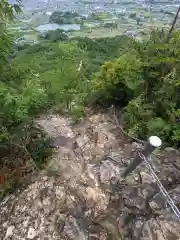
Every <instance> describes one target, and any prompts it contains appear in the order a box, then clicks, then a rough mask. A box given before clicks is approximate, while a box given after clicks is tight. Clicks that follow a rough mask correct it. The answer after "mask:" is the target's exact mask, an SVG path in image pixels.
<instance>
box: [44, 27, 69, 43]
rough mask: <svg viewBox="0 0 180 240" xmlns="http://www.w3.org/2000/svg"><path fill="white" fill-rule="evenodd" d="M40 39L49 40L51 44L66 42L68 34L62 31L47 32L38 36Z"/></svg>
mask: <svg viewBox="0 0 180 240" xmlns="http://www.w3.org/2000/svg"><path fill="white" fill-rule="evenodd" d="M40 38H41V39H46V40H50V41H53V42H57V41H66V40H68V34H67V33H65V32H64V30H62V29H57V30H54V31H47V32H45V33H43V34H42V35H41V36H40Z"/></svg>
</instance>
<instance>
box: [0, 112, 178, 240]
mask: <svg viewBox="0 0 180 240" xmlns="http://www.w3.org/2000/svg"><path fill="white" fill-rule="evenodd" d="M37 122H38V124H40V125H41V126H42V127H43V128H44V129H45V131H47V132H48V134H49V135H51V136H54V137H57V138H58V139H61V141H58V142H56V147H57V151H56V152H55V153H54V154H53V156H52V158H51V159H50V160H49V162H48V165H47V167H46V169H45V170H44V171H42V172H41V173H39V174H38V176H37V177H35V178H34V179H33V183H31V184H30V185H29V186H28V187H27V188H26V189H25V190H22V191H21V192H20V191H19V192H16V193H15V194H13V195H11V196H9V197H7V198H5V200H4V201H3V202H2V203H1V210H0V214H1V226H0V234H1V236H2V237H3V239H37V238H38V239H51V240H54V239H74V240H77V239H81V240H82V239H103V240H105V239H119V240H121V239H127V240H129V239H133V240H135V239H137V240H138V239H144V240H145V239H158V240H165V239H178V238H179V236H180V232H179V227H180V224H179V221H177V219H176V218H175V216H174V215H173V214H172V212H171V210H170V209H169V207H168V206H166V205H165V204H164V199H163V196H162V195H161V194H160V193H159V190H158V188H157V186H156V184H155V183H154V179H153V178H152V176H151V175H150V174H149V172H148V170H147V168H146V167H145V166H144V165H141V166H140V167H139V168H138V169H137V170H136V171H135V172H133V173H132V174H130V175H128V177H127V178H126V179H122V178H121V177H120V174H121V173H122V171H123V170H124V168H125V166H127V164H128V163H129V162H130V161H132V160H133V157H134V155H135V150H137V149H141V148H142V145H141V144H137V143H136V142H132V143H131V142H130V139H127V138H124V137H123V135H122V132H121V131H120V130H119V129H118V127H117V125H116V123H115V122H114V120H113V116H112V114H111V111H110V112H106V113H98V114H97V113H88V117H87V118H85V119H83V120H82V121H81V122H80V123H78V124H72V122H73V121H72V119H70V118H67V117H64V116H60V115H48V116H41V118H39V119H37ZM62 136H64V137H65V139H66V143H65V142H63V140H64V139H63V138H62ZM97 136H98V138H97ZM73 139H76V141H77V143H78V148H76V149H75V148H73V147H72V144H71V143H72V141H73ZM179 160H180V153H178V152H176V150H173V149H170V148H167V149H165V150H164V151H159V152H158V153H156V155H154V156H153V157H152V159H151V163H152V164H153V166H154V167H155V169H156V172H157V173H158V175H159V178H160V179H161V181H162V183H163V184H164V186H165V187H166V188H167V189H169V193H170V195H171V196H172V198H173V200H174V201H175V203H176V204H177V206H179V205H180V198H179V194H178V193H179V190H180V186H179V177H180V171H179V169H178V168H177V166H179V164H180V162H179Z"/></svg>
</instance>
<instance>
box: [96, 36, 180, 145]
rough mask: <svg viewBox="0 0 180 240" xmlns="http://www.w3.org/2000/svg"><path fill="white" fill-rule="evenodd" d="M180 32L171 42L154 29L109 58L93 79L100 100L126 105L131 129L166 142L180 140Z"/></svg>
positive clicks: (125, 121) (132, 133)
mask: <svg viewBox="0 0 180 240" xmlns="http://www.w3.org/2000/svg"><path fill="white" fill-rule="evenodd" d="M179 46H180V33H179V32H176V33H174V34H173V36H172V38H171V39H170V40H169V42H167V41H166V37H165V36H164V33H163V32H153V33H152V35H151V37H150V39H149V40H148V41H144V42H136V41H134V43H133V42H131V45H129V47H128V48H126V51H125V53H124V54H122V55H121V56H120V57H119V58H118V59H117V60H114V61H111V62H107V63H105V64H104V65H103V66H102V67H101V71H100V73H99V74H97V75H96V77H95V78H94V79H93V90H94V91H95V92H96V93H99V96H100V99H99V101H100V102H102V103H103V102H107V103H109V104H112V103H113V104H117V105H118V106H121V107H123V115H122V118H123V120H124V123H125V125H126V127H127V130H128V133H129V134H130V135H132V136H138V137H140V138H143V139H146V138H147V137H148V136H149V135H152V134H156V135H159V136H160V137H161V138H162V139H163V140H164V141H165V142H167V143H169V144H171V145H176V146H179V142H180V124H179V117H180V112H179V111H180V110H179V106H180V98H179V85H180V80H179V71H180V65H179V62H180V52H179Z"/></svg>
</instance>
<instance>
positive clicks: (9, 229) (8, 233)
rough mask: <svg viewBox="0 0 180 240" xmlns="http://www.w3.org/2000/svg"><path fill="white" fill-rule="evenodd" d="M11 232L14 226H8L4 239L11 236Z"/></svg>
mask: <svg viewBox="0 0 180 240" xmlns="http://www.w3.org/2000/svg"><path fill="white" fill-rule="evenodd" d="M13 230H14V226H10V227H8V229H7V231H6V236H5V239H6V238H9V237H11V236H12V235H13Z"/></svg>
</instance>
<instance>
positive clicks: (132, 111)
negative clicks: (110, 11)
mask: <svg viewBox="0 0 180 240" xmlns="http://www.w3.org/2000/svg"><path fill="white" fill-rule="evenodd" d="M165 2H166V1H165ZM37 3H39V1H38V2H37ZM43 3H44V2H43ZM49 3H53V2H52V1H51V2H47V5H48V4H49ZM123 3H124V4H127V5H129V4H130V5H131V1H130V2H129V3H128V2H126V3H125V2H124V1H123ZM134 3H135V2H133V4H134ZM137 3H139V1H138V2H137ZM83 4H85V3H83ZM86 4H87V3H86ZM112 4H113V3H112ZM153 4H156V1H154V3H153ZM0 10H1V13H2V14H1V15H0V18H1V20H2V24H1V25H0V30H1V31H0V47H1V49H2V51H0V206H1V208H0V215H1V218H0V238H1V237H2V239H12V240H17V239H34V240H35V239H39V240H45V239H79V240H82V239H97V240H102V239H103V240H108V239H120V240H122V239H125V240H126V239H127V240H130V239H132V240H134V239H137V240H139V239H142V240H146V239H148V240H157V239H158V240H167V239H168V240H171V239H174V240H176V239H177V240H178V239H179V237H180V233H179V219H178V218H177V216H175V214H174V213H173V211H172V209H171V208H170V206H169V205H168V204H167V202H166V199H164V198H163V195H162V194H161V193H160V192H159V189H158V187H157V183H156V182H155V181H154V178H153V177H152V176H151V174H150V172H149V171H148V169H147V168H146V166H145V165H144V164H143V163H142V164H141V165H140V166H139V167H138V168H137V169H136V170H134V171H133V172H132V173H131V174H129V175H128V176H127V177H126V178H125V179H124V178H123V177H122V175H121V173H122V171H123V170H124V169H125V168H126V167H127V166H128V164H129V163H130V162H131V161H132V160H133V159H134V156H135V155H136V154H137V150H138V151H141V150H142V148H143V147H144V145H145V143H146V141H147V140H148V138H149V137H150V136H152V135H156V136H158V137H160V138H161V140H162V143H163V144H162V147H161V148H159V149H157V150H156V151H155V152H154V153H153V154H152V156H151V158H150V162H151V164H152V167H153V169H154V171H155V172H156V174H157V175H158V177H159V178H160V180H161V182H162V184H163V185H164V187H165V188H166V189H167V191H168V192H169V195H170V196H171V197H172V199H173V201H174V202H175V204H176V205H177V208H179V207H180V198H179V188H180V185H179V184H180V180H179V179H180V178H179V177H180V163H179V161H180V152H179V148H180V89H179V86H180V79H179V75H180V64H179V63H180V51H179V49H180V31H178V28H177V26H178V21H179V10H180V8H179V9H178V8H177V9H176V12H177V14H176V15H175V16H176V18H174V20H175V21H174V25H172V26H171V28H168V29H165V28H158V29H153V30H151V31H150V32H148V33H147V35H146V37H145V38H142V39H139V38H136V37H133V36H127V35H120V36H119V35H118V36H115V37H112V35H110V36H109V37H98V38H89V37H80V36H74V37H71V35H70V32H68V31H64V30H62V29H61V30H60V29H56V30H53V31H47V32H44V33H43V34H42V35H41V36H39V35H37V42H34V41H33V43H32V42H24V39H23V43H22V42H21V43H20V42H18V41H15V33H16V30H15V32H12V31H10V29H9V26H10V25H11V24H12V23H13V19H15V18H16V17H17V13H18V12H19V11H20V9H19V8H18V7H17V5H15V6H14V5H11V4H9V3H8V2H6V1H5V2H2V4H1V5H0ZM59 14H60V15H59ZM72 15H73V16H74V17H75V18H76V17H79V15H77V13H73V14H72V12H63V13H62V12H60V11H58V13H56V14H53V18H51V20H52V21H54V19H55V21H62V20H63V21H64V17H65V16H66V17H67V16H68V21H72V18H71V17H72ZM105 15H106V16H107V12H105V13H103V14H102V12H101V13H98V14H93V15H91V17H93V18H94V17H95V18H96V19H99V20H98V21H102V18H103V19H104V16H105ZM32 16H33V15H32ZM173 16H174V15H173ZM54 17H55V18H54ZM59 17H60V18H59ZM16 20H17V19H16ZM76 20H77V19H76ZM65 21H67V19H65ZM83 21H84V20H83ZM13 24H14V23H13ZM15 24H17V22H16V23H15ZM103 24H104V23H103ZM109 27H110V28H114V27H115V28H116V27H117V25H116V24H113V25H112V23H109V24H107V25H106V26H105V25H104V28H106V32H107V33H108V31H109V32H111V29H110V28H109ZM71 33H74V31H71ZM18 34H19V33H18Z"/></svg>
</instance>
